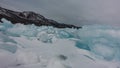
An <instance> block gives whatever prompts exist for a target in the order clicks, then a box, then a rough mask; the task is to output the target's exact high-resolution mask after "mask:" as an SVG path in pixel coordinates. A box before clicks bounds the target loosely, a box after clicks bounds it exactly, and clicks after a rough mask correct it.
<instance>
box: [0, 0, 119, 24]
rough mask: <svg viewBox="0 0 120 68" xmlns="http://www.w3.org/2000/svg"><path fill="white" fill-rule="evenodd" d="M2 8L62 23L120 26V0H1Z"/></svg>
mask: <svg viewBox="0 0 120 68" xmlns="http://www.w3.org/2000/svg"><path fill="white" fill-rule="evenodd" d="M0 6H3V7H6V8H10V9H12V10H18V11H24V10H26V11H35V12H37V13H40V14H41V15H44V16H45V17H47V18H50V19H53V20H56V21H58V22H61V23H69V24H75V25H88V24H110V25H118V26H120V0H0Z"/></svg>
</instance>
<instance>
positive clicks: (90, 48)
mask: <svg viewBox="0 0 120 68" xmlns="http://www.w3.org/2000/svg"><path fill="white" fill-rule="evenodd" d="M2 21H3V22H4V23H0V68H119V67H120V65H119V64H120V42H119V40H120V28H116V27H112V26H106V25H89V26H83V28H82V29H70V28H64V29H58V28H54V27H51V26H41V27H37V26H35V25H23V24H11V22H10V21H7V20H6V19H2Z"/></svg>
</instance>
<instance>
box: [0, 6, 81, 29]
mask: <svg viewBox="0 0 120 68" xmlns="http://www.w3.org/2000/svg"><path fill="white" fill-rule="evenodd" d="M2 18H5V19H7V20H9V21H11V22H12V23H13V24H16V23H21V24H25V25H27V24H34V25H36V26H42V25H44V26H53V27H56V28H77V29H79V28H81V27H78V26H75V25H70V24H63V23H58V22H56V21H54V20H50V19H47V18H45V17H44V16H42V15H40V14H38V13H35V12H32V11H23V12H17V11H12V10H9V9H5V8H2V7H0V21H1V19H2ZM1 22H2V21H1Z"/></svg>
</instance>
